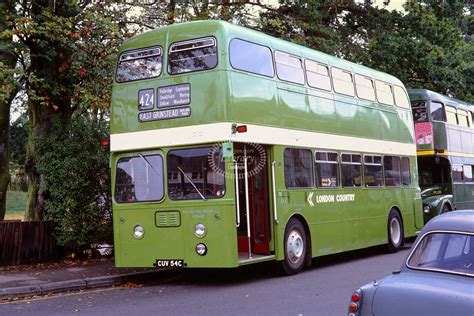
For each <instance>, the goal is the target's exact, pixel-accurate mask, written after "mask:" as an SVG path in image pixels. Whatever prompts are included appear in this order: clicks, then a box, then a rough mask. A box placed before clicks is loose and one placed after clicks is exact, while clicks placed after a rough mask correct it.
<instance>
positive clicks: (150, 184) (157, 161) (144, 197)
mask: <svg viewBox="0 0 474 316" xmlns="http://www.w3.org/2000/svg"><path fill="white" fill-rule="evenodd" d="M114 197H115V201H116V202H117V203H131V202H150V201H159V200H161V199H162V198H163V158H162V157H161V156H160V155H148V156H142V155H139V156H136V157H126V158H121V159H119V161H118V162H117V171H116V175H115V192H114Z"/></svg>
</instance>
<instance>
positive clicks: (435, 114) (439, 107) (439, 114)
mask: <svg viewBox="0 0 474 316" xmlns="http://www.w3.org/2000/svg"><path fill="white" fill-rule="evenodd" d="M430 110H431V119H432V120H433V121H441V122H446V113H445V112H444V107H443V104H442V103H439V102H431V103H430Z"/></svg>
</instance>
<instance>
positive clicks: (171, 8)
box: [166, 0, 176, 25]
mask: <svg viewBox="0 0 474 316" xmlns="http://www.w3.org/2000/svg"><path fill="white" fill-rule="evenodd" d="M167 11H168V14H167V16H166V21H167V22H168V24H170V25H171V24H174V20H175V11H176V0H170V2H169V3H168V7H167Z"/></svg>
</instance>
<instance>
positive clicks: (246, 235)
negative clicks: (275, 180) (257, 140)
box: [234, 143, 271, 259]
mask: <svg viewBox="0 0 474 316" xmlns="http://www.w3.org/2000/svg"><path fill="white" fill-rule="evenodd" d="M234 168H237V172H236V173H235V174H236V176H237V181H236V184H237V185H236V190H237V192H236V197H237V199H238V203H236V204H237V206H236V207H237V208H238V210H237V211H238V214H239V216H238V217H239V218H238V223H237V225H238V227H237V235H238V236H237V240H238V252H239V258H245V259H247V258H249V257H252V255H253V254H257V255H269V254H270V250H269V242H270V239H271V238H270V203H269V201H270V185H269V179H268V159H267V153H266V148H264V147H263V146H261V145H258V144H241V143H235V144H234ZM247 213H248V214H247ZM239 219H240V221H239ZM249 247H250V249H249Z"/></svg>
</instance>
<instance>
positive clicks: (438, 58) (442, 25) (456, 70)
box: [354, 1, 474, 102]
mask: <svg viewBox="0 0 474 316" xmlns="http://www.w3.org/2000/svg"><path fill="white" fill-rule="evenodd" d="M405 10H406V12H405V13H404V14H401V13H399V12H388V11H380V10H375V9H373V8H372V9H370V10H368V11H367V14H365V15H364V16H362V17H360V19H362V18H363V19H364V21H361V20H360V19H359V21H357V19H354V20H356V21H357V22H358V23H360V25H363V28H364V29H365V30H366V33H365V34H364V48H365V49H364V50H361V51H360V52H359V54H358V55H356V56H355V60H356V61H358V62H361V63H363V64H365V65H368V66H371V67H374V68H376V69H379V70H382V71H385V72H388V73H390V74H393V75H394V76H396V77H398V78H399V79H400V80H402V81H403V82H404V83H405V85H406V86H407V87H410V88H426V89H431V90H434V91H437V92H440V93H443V94H449V95H452V96H455V97H457V98H460V99H464V100H466V101H469V100H470V101H471V102H472V101H474V99H473V85H472V80H473V76H472V74H473V71H474V63H473V59H472V56H474V47H473V41H472V34H468V31H469V28H468V20H469V17H468V16H467V15H466V12H467V11H466V10H467V5H466V4H465V3H463V2H459V1H446V2H438V1H424V2H409V3H407V4H406V5H405Z"/></svg>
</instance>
